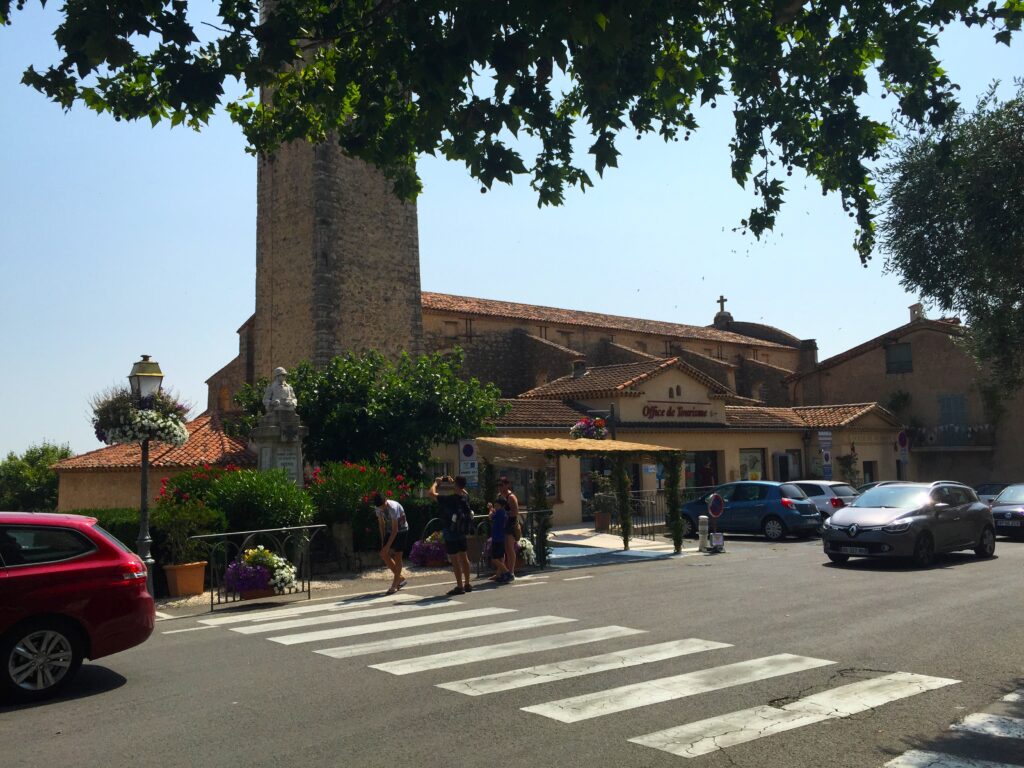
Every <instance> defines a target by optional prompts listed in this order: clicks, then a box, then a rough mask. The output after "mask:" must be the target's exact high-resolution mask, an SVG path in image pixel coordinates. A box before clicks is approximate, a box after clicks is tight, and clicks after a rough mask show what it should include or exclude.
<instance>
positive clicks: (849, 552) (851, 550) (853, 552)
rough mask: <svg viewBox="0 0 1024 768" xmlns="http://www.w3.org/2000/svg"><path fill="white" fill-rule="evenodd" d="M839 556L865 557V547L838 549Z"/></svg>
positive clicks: (866, 550)
mask: <svg viewBox="0 0 1024 768" xmlns="http://www.w3.org/2000/svg"><path fill="white" fill-rule="evenodd" d="M839 552H840V554H843V555H866V554H867V553H868V548H867V547H840V548H839Z"/></svg>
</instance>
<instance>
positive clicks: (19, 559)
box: [0, 525, 96, 567]
mask: <svg viewBox="0 0 1024 768" xmlns="http://www.w3.org/2000/svg"><path fill="white" fill-rule="evenodd" d="M95 549H96V545H95V544H93V543H92V542H91V541H90V540H89V539H88V538H86V537H85V536H83V535H82V534H81V533H79V532H78V531H73V530H71V529H70V528H56V527H52V526H38V527H37V526H30V525H25V526H21V525H11V526H7V527H4V528H0V557H3V561H4V563H5V564H6V565H7V566H8V567H10V566H16V565H40V564H42V563H58V562H61V561H62V560H70V559H72V558H74V557H80V556H81V555H84V554H88V553H89V552H93V551H95Z"/></svg>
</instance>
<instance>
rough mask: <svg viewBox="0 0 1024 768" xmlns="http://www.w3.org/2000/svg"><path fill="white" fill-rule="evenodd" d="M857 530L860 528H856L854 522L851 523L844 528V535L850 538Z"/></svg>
mask: <svg viewBox="0 0 1024 768" xmlns="http://www.w3.org/2000/svg"><path fill="white" fill-rule="evenodd" d="M859 530H860V528H858V527H857V524H856V523H854V524H853V525H851V526H850V527H849V528H847V529H846V535H847V536H849V537H850V538H851V539H852V538H853V537H854V536H856V535H857V532H858V531H859Z"/></svg>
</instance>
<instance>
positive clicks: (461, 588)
mask: <svg viewBox="0 0 1024 768" xmlns="http://www.w3.org/2000/svg"><path fill="white" fill-rule="evenodd" d="M429 493H430V497H431V498H432V499H435V500H436V501H437V504H438V507H439V508H440V512H441V520H442V528H441V537H442V538H443V539H444V546H445V551H446V552H447V553H448V560H449V561H450V562H451V564H452V571H453V572H454V573H455V587H454V589H450V590H448V594H449V595H462V594H465V593H466V592H472V591H473V585H472V584H471V583H470V581H469V578H470V576H469V570H470V569H469V551H468V547H469V545H468V539H467V537H468V536H469V533H470V529H471V528H472V525H473V511H472V510H471V509H470V507H469V493H468V492H467V491H466V478H464V477H463V476H462V475H459V476H458V477H456V478H455V479H454V480H452V478H451V477H447V476H446V477H439V478H437V479H436V480H435V481H434V484H433V485H432V486H430V491H429Z"/></svg>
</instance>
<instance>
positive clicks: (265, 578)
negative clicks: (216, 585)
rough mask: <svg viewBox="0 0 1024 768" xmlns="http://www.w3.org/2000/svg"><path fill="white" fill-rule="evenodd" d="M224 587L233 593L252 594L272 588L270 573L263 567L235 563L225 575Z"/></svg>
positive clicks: (230, 565)
mask: <svg viewBox="0 0 1024 768" xmlns="http://www.w3.org/2000/svg"><path fill="white" fill-rule="evenodd" d="M224 586H225V587H226V588H227V589H228V590H230V591H232V592H252V591H255V590H263V589H268V588H269V587H270V571H269V570H268V569H267V568H265V567H264V566H262V565H246V564H245V563H242V562H238V561H235V562H233V563H230V564H229V565H228V569H227V571H226V572H225V573H224Z"/></svg>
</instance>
